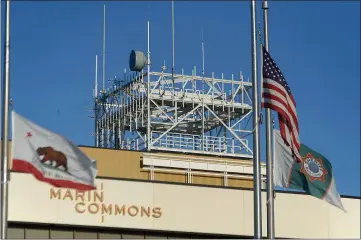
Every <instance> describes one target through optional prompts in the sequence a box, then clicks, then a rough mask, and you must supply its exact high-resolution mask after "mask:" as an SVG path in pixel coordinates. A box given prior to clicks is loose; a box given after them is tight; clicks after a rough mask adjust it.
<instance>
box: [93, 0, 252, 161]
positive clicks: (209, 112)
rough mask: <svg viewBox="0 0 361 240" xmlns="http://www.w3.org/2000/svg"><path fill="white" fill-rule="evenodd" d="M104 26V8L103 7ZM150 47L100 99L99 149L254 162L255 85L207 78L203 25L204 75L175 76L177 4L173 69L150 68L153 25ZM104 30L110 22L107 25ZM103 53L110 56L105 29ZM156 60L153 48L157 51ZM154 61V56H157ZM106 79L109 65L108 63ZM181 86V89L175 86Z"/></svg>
mask: <svg viewBox="0 0 361 240" xmlns="http://www.w3.org/2000/svg"><path fill="white" fill-rule="evenodd" d="M104 23H105V7H104ZM146 27H147V30H148V31H147V34H145V36H144V38H147V47H146V48H147V49H144V50H143V51H144V52H142V51H140V50H132V51H131V52H130V55H129V70H130V71H127V72H124V75H123V76H121V77H120V78H113V79H111V80H109V81H110V82H112V85H111V86H109V87H108V88H106V89H105V86H104V90H103V92H102V93H101V94H100V95H99V94H98V97H97V99H96V106H97V107H96V110H95V111H96V113H95V121H96V126H97V127H96V136H97V140H96V141H97V143H96V145H97V146H99V147H103V148H114V149H127V150H147V151H150V152H152V151H172V152H183V153H184V152H187V153H193V154H207V155H216V156H233V157H237V158H243V159H252V156H253V153H252V150H251V146H250V145H249V138H251V137H252V136H250V135H251V134H252V126H251V124H249V125H248V123H249V120H250V118H251V116H252V114H251V113H252V111H253V109H252V99H251V90H252V82H249V81H245V80H244V77H243V75H242V73H241V72H239V76H237V77H235V75H234V74H231V75H230V76H229V77H228V78H227V77H225V76H224V74H223V73H222V74H220V75H219V76H216V75H215V73H214V72H210V76H205V54H204V36H203V24H202V28H201V47H202V73H201V74H198V75H197V72H196V68H195V67H194V69H192V74H185V72H184V71H183V69H182V70H181V72H180V73H176V72H175V67H174V66H175V64H174V62H175V61H174V56H175V54H174V0H172V70H170V69H169V70H167V69H166V68H162V69H161V71H157V70H155V69H151V64H153V63H151V61H150V58H151V57H150V55H151V54H150V47H151V46H150V22H149V21H148V22H147V26H146ZM104 29H105V24H104ZM103 40H104V44H103V55H105V51H104V49H105V30H104V38H103ZM152 56H154V50H153V52H152ZM153 59H154V58H153ZM103 69H104V71H103V79H104V80H105V67H104V59H103ZM175 83H176V84H177V87H176V86H175Z"/></svg>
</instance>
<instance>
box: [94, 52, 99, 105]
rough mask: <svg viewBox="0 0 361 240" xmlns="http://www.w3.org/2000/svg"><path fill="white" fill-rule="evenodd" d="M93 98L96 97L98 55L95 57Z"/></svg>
mask: <svg viewBox="0 0 361 240" xmlns="http://www.w3.org/2000/svg"><path fill="white" fill-rule="evenodd" d="M94 97H95V98H97V97H98V55H95V86H94Z"/></svg>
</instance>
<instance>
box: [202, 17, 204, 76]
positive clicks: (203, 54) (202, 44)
mask: <svg viewBox="0 0 361 240" xmlns="http://www.w3.org/2000/svg"><path fill="white" fill-rule="evenodd" d="M201 34H202V35H201V38H202V39H201V41H202V76H204V39H203V24H202V33H201Z"/></svg>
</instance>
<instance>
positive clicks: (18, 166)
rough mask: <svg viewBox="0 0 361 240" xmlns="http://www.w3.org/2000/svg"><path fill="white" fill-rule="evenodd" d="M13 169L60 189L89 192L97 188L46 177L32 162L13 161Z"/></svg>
mask: <svg viewBox="0 0 361 240" xmlns="http://www.w3.org/2000/svg"><path fill="white" fill-rule="evenodd" d="M12 162H13V164H12V165H13V167H12V170H13V171H15V172H23V173H30V174H32V175H34V177H35V178H36V179H38V180H39V181H42V182H46V183H50V184H51V185H53V186H55V187H59V188H72V189H77V190H81V191H87V190H94V189H96V187H94V186H91V185H86V184H82V183H76V182H73V181H69V180H60V179H52V178H47V177H44V175H43V174H42V173H41V172H40V171H39V170H38V169H37V168H35V167H34V166H33V165H32V164H31V163H30V162H27V161H24V160H20V159H13V160H12Z"/></svg>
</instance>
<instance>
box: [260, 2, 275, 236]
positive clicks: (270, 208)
mask: <svg viewBox="0 0 361 240" xmlns="http://www.w3.org/2000/svg"><path fill="white" fill-rule="evenodd" d="M262 9H263V20H264V24H263V27H264V30H263V32H264V47H265V49H266V50H267V51H268V1H267V0H263V2H262ZM261 72H262V71H261ZM261 76H262V82H263V74H262V73H261ZM265 111H266V167H267V170H266V171H267V238H268V239H274V238H275V227H274V198H273V194H274V190H273V161H272V138H271V136H272V133H271V131H272V127H271V109H270V108H266V109H265Z"/></svg>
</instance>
